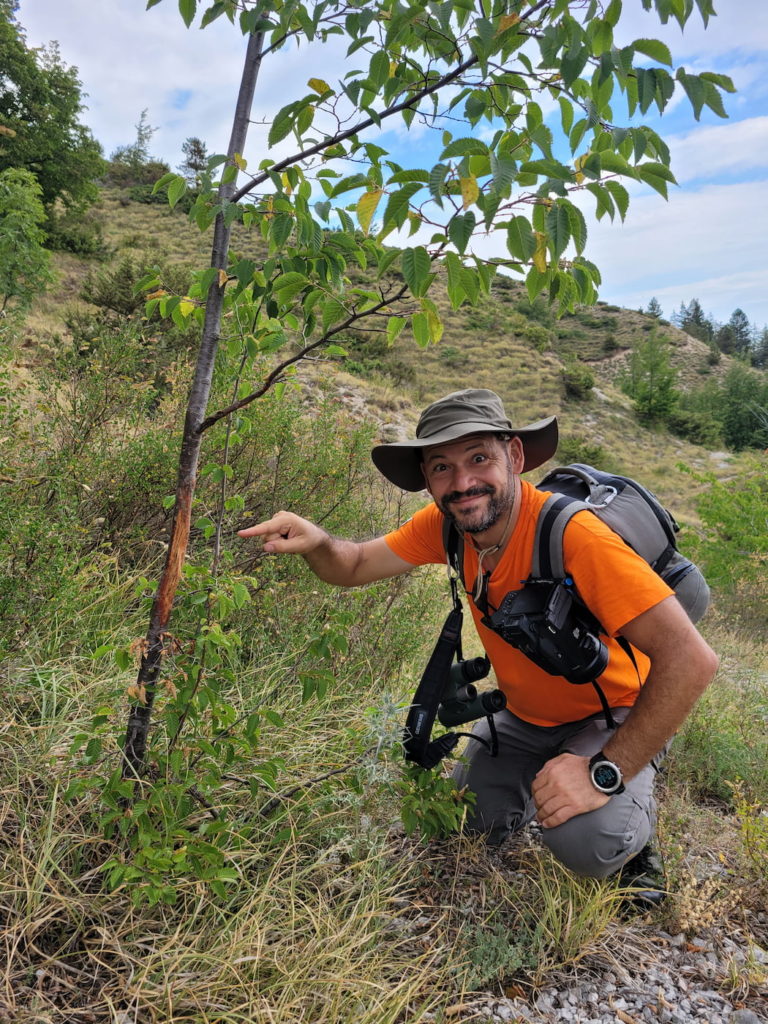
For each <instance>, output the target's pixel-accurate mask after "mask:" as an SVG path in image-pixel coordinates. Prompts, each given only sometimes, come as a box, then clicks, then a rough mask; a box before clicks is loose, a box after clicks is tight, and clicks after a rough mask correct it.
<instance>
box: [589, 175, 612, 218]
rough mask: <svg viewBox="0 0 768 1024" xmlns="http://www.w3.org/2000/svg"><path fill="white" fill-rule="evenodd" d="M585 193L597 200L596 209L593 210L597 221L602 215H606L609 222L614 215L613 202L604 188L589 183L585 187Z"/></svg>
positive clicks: (594, 183)
mask: <svg viewBox="0 0 768 1024" xmlns="http://www.w3.org/2000/svg"><path fill="white" fill-rule="evenodd" d="M587 191H588V192H591V193H592V195H593V196H594V197H595V199H596V200H597V209H596V210H595V216H596V217H597V219H598V220H601V219H602V217H603V215H604V214H606V213H607V214H608V216H609V217H610V218H611V220H613V216H614V213H615V210H614V207H613V200H612V199H611V196H610V194H609V193H608V192H606V190H605V188H604V187H603V186H602V185H598V184H597V182H590V184H589V185H587Z"/></svg>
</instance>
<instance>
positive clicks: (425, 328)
mask: <svg viewBox="0 0 768 1024" xmlns="http://www.w3.org/2000/svg"><path fill="white" fill-rule="evenodd" d="M411 330H412V331H413V337H414V338H415V339H416V344H417V345H418V346H419V348H426V347H427V345H429V320H428V319H427V315H426V313H414V314H413V316H412V317H411Z"/></svg>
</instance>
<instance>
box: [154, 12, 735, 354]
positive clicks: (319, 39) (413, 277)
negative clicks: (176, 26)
mask: <svg viewBox="0 0 768 1024" xmlns="http://www.w3.org/2000/svg"><path fill="white" fill-rule="evenodd" d="M158 2H160V0H149V3H148V6H150V7H151V6H154V5H155V4H156V3H158ZM643 5H644V7H645V8H646V9H655V11H656V13H657V14H658V15H659V18H660V20H661V21H662V22H666V21H668V20H669V19H670V18H672V19H674V20H676V21H677V22H678V23H679V24H680V25H681V26H682V25H684V24H685V22H686V21H687V19H688V17H689V16H690V15H691V14H692V11H693V10H694V8H695V7H696V8H698V11H699V14H700V15H701V17H702V18H703V19H704V21H705V22H706V21H707V20H708V19H709V17H710V15H711V14H712V13H713V11H712V6H711V2H710V0H696V3H695V4H694V2H693V0H643ZM179 8H180V12H181V14H182V17H183V19H184V21H185V23H186V24H187V25H188V26H189V25H191V24H192V21H193V20H194V18H195V16H196V15H197V14H198V13H201V15H202V18H201V23H202V25H203V26H205V25H207V24H208V23H210V22H211V21H213V20H214V19H216V18H218V17H220V16H226V17H228V18H229V19H230V20H231V21H232V22H233V23H238V24H239V26H240V28H241V30H242V31H243V32H244V33H248V34H250V33H262V34H263V35H264V44H263V54H262V61H263V60H265V59H268V58H269V57H270V56H272V55H273V54H276V53H277V51H278V50H280V48H281V47H283V46H285V45H289V44H290V45H305V44H308V43H314V44H322V43H328V42H329V41H330V40H331V39H332V37H334V36H339V37H342V38H343V40H344V42H345V43H346V56H347V61H346V64H345V65H344V67H343V68H342V73H341V75H340V77H339V79H338V81H334V82H327V81H325V80H324V79H322V78H320V77H319V76H318V75H313V74H312V73H311V72H312V63H313V60H315V59H316V57H315V55H316V54H317V53H318V50H317V48H312V49H310V50H309V51H308V53H309V56H308V59H307V62H306V66H307V69H308V72H309V76H308V79H307V81H306V85H303V87H302V85H299V86H297V88H296V90H295V94H294V95H293V96H290V97H288V102H286V103H285V105H284V106H283V107H282V108H281V109H280V110H279V111H278V112H277V114H276V115H275V116H274V118H273V119H272V121H271V126H270V129H269V135H268V145H269V148H270V149H271V150H272V153H273V154H274V155H272V156H270V157H268V158H266V159H264V160H262V161H261V163H260V164H259V166H258V168H257V169H256V170H255V171H251V172H249V173H250V177H249V178H248V180H247V181H246V183H245V184H244V185H242V186H241V187H240V188H238V189H237V190H236V191H234V194H233V195H232V196H231V199H230V200H229V201H228V202H227V204H226V205H225V206H224V205H222V204H220V203H219V202H217V198H216V194H215V193H214V191H213V186H215V185H217V184H218V183H219V180H224V181H227V180H229V181H234V180H235V178H236V177H237V174H238V171H243V170H245V169H246V162H245V160H244V159H243V158H242V157H238V158H237V159H236V160H235V161H234V164H232V165H231V166H227V167H226V168H225V169H224V175H223V178H222V179H219V180H217V181H215V182H214V181H213V180H212V178H211V177H210V176H209V177H208V190H207V193H206V190H205V188H204V190H203V194H201V196H200V198H199V199H198V201H197V202H196V203H195V205H194V206H193V208H192V213H191V216H192V217H193V218H194V219H195V220H196V221H197V222H198V224H199V225H200V226H201V228H204V227H207V226H208V225H209V224H210V223H211V221H212V220H213V218H214V217H215V216H216V215H217V214H218V213H224V215H225V216H226V217H227V218H229V219H230V220H234V219H236V218H242V219H244V220H245V221H246V222H247V223H252V224H254V225H256V226H258V228H259V229H260V231H261V233H262V235H264V237H265V238H266V239H267V241H268V242H269V244H270V246H271V251H272V253H273V255H274V258H273V259H271V260H270V261H269V262H268V266H267V267H266V268H260V269H259V270H258V271H257V270H256V268H252V270H249V268H248V267H245V266H243V265H242V264H241V265H240V266H239V267H237V268H235V270H234V277H235V278H236V280H237V287H238V288H239V289H240V290H241V291H242V290H244V289H250V290H251V292H252V293H253V294H254V295H256V296H257V297H258V298H259V299H264V300H265V302H264V306H265V308H266V306H269V307H270V310H271V312H270V314H269V315H270V317H271V318H272V319H274V318H275V317H277V318H278V319H280V320H281V321H282V320H283V318H284V317H285V316H286V314H291V315H292V316H294V317H296V318H297V322H298V323H300V324H301V326H302V333H303V334H304V335H305V336H306V335H307V333H310V334H311V333H312V332H313V331H316V330H317V329H318V328H319V329H321V330H323V331H327V328H328V327H329V326H330V325H331V324H332V323H334V322H335V321H338V320H339V318H340V316H341V314H342V312H345V311H346V313H350V312H352V311H353V309H356V308H359V307H360V306H361V305H364V304H365V303H370V304H373V303H374V296H375V294H376V292H375V290H374V294H373V295H370V294H367V295H363V296H361V297H359V298H357V299H352V298H349V299H348V300H347V302H346V304H345V306H344V310H342V309H341V308H340V307H339V306H338V295H337V293H338V287H339V285H340V284H341V278H342V277H343V275H344V273H345V271H346V267H347V263H348V262H349V261H353V262H356V263H357V264H360V265H364V266H368V265H369V264H370V263H371V262H373V263H374V264H375V265H377V267H378V277H379V278H380V277H381V276H382V275H383V274H384V273H385V272H386V271H390V270H399V272H400V274H401V275H402V277H403V279H404V280H405V283H406V285H407V290H408V293H409V298H410V300H411V308H410V310H409V312H408V315H407V317H406V319H407V320H408V322H409V325H410V327H411V330H412V332H413V334H414V335H415V337H416V340H417V341H419V342H420V343H422V344H426V343H428V342H430V341H436V340H437V339H438V338H439V337H440V334H441V331H442V327H441V324H440V319H439V315H438V313H437V310H436V309H435V308H434V304H433V303H431V301H430V300H429V298H428V295H427V293H428V290H429V286H430V284H431V281H432V279H433V274H434V270H435V261H436V260H440V261H442V262H443V264H444V265H445V269H446V272H447V278H448V292H449V296H450V300H451V302H452V304H453V306H454V308H455V307H457V306H459V305H460V304H462V303H463V302H466V301H470V302H476V301H478V298H479V297H480V296H481V295H482V294H483V293H484V292H486V291H487V289H488V287H489V285H490V280H491V277H492V275H493V273H494V272H495V270H496V269H497V268H498V267H504V268H506V269H507V270H508V271H510V272H512V273H515V274H518V275H521V276H522V277H523V278H524V279H525V283H526V286H527V289H528V292H529V295H530V296H531V298H534V297H535V296H537V295H539V294H540V293H542V292H544V293H546V294H548V295H549V297H550V298H551V299H552V300H554V301H555V302H556V303H557V304H558V306H559V308H560V310H567V309H572V308H573V307H574V306H575V305H576V304H578V303H591V302H594V300H595V298H596V286H597V285H598V283H599V280H600V276H599V271H598V268H597V267H596V266H595V265H594V264H593V263H592V262H590V261H589V259H588V258H587V255H586V251H587V233H588V232H587V222H586V218H585V215H584V212H583V209H582V207H584V206H585V200H587V201H588V203H589V204H590V205H591V204H594V212H595V215H596V217H597V218H598V219H599V218H601V217H603V216H606V215H607V216H609V217H610V218H614V217H615V216H616V215H618V216H619V218H621V219H623V218H624V216H625V214H626V212H627V208H628V206H629V201H630V196H629V191H628V189H627V183H644V184H645V185H648V186H650V187H651V188H653V189H655V190H656V191H657V192H658V193H659V194H660V195H662V196H664V197H666V195H667V189H668V186H669V184H671V183H673V182H674V180H675V179H674V176H673V174H672V171H671V170H670V154H669V149H668V147H667V146H666V144H665V143H664V141H663V139H662V138H660V137H659V135H658V134H657V133H656V132H655V131H654V130H653V129H652V128H650V127H649V126H647V125H642V124H636V123H635V121H636V115H638V114H639V115H642V114H645V113H647V112H648V111H649V110H651V109H652V108H653V109H654V110H656V111H659V112H663V111H664V109H665V108H666V106H667V104H668V103H669V102H670V100H671V99H672V97H673V95H674V93H675V91H676V90H682V91H683V92H684V93H685V94H686V95H687V97H688V99H689V101H690V102H691V104H692V106H693V108H694V112H695V114H696V116H697V117H698V116H699V115H700V113H701V111H702V110H703V109H704V107H708V108H709V109H711V110H713V111H714V112H715V113H716V114H718V115H720V116H723V117H724V116H726V115H725V110H724V108H723V103H722V93H723V91H726V92H731V91H733V85H732V83H731V82H730V80H729V79H728V78H727V77H725V76H723V75H717V74H711V73H706V72H705V73H703V74H699V75H694V74H692V73H690V72H688V71H686V69H684V68H682V67H680V68H677V69H675V68H674V67H673V61H672V56H671V54H670V52H669V50H668V48H667V47H666V45H664V44H663V43H662V42H660V41H658V40H654V39H637V40H635V41H634V42H632V43H629V44H627V45H624V46H618V45H617V44H616V43H615V33H616V29H617V26H618V25H619V22H620V19H621V16H622V0H611V2H610V3H608V4H602V3H599V2H598V0H538V2H531V3H526V2H523V0H484V2H483V3H481V4H474V3H471V2H469V0H458V2H442V3H441V2H436V0H354V2H352V3H349V2H342V0H320V2H318V3H314V4H303V3H300V2H296V0H291V2H282V0H278V2H274V0H258V2H256V3H246V4H238V3H236V2H235V0H215V2H214V3H213V4H211V5H210V6H205V5H199V4H198V2H197V0H180V2H179ZM337 45H338V44H337ZM257 102H258V100H257ZM414 123H418V124H422V125H427V126H428V127H429V128H430V129H433V130H434V132H435V133H436V136H435V142H436V144H437V147H438V148H437V155H438V158H437V162H436V163H434V164H432V165H431V166H430V165H429V164H425V165H424V166H419V165H418V164H413V165H412V164H409V165H408V166H404V165H403V164H402V163H400V162H398V161H396V160H395V159H393V158H392V157H391V156H390V153H389V152H388V151H387V150H386V149H385V148H384V146H383V145H382V143H383V142H385V141H386V137H385V133H386V131H387V130H388V129H389V128H395V127H397V126H402V124H404V125H405V127H406V129H410V128H411V127H412V126H413V125H414ZM374 140H375V141H374ZM289 144H290V145H292V146H293V147H295V151H294V152H293V153H289V155H283V154H284V153H286V151H287V150H288V149H289ZM429 148H430V146H429V145H426V146H423V145H422V146H420V147H419V148H417V147H414V154H417V153H420V152H424V151H428V150H429ZM224 162H225V161H224V158H218V164H217V158H214V159H213V160H212V161H211V165H210V166H211V167H215V166H219V167H220V166H221V164H222V163H224ZM162 184H163V186H166V187H167V188H168V192H169V196H170V198H171V202H172V203H173V202H175V201H177V200H178V198H179V197H180V195H181V193H182V192H183V189H184V180H183V178H182V177H181V176H177V175H167V176H166V177H165V178H164V179H163V180H162ZM331 228H332V229H333V231H332V234H330V235H329V229H331ZM489 232H493V233H495V234H496V235H497V237H498V238H500V239H502V240H503V249H502V247H501V246H500V245H499V246H497V247H496V248H497V250H498V251H501V252H502V253H503V255H501V256H498V257H495V258H493V259H483V258H482V257H481V256H480V255H476V253H477V252H478V249H477V247H476V246H475V243H476V241H477V239H478V236H480V235H485V234H487V233H489ZM410 236H416V237H415V238H414V242H415V243H417V244H412V245H408V241H407V240H408V238H409V237H410ZM331 239H333V241H331ZM385 241H386V242H387V244H388V245H390V246H391V245H392V244H393V243H399V244H400V245H401V246H402V249H401V250H400V251H398V250H392V249H389V250H387V254H386V255H383V252H384V250H383V249H382V243H384V242H385ZM329 303H331V304H330V305H329ZM380 312H383V311H380ZM401 328H402V324H401V323H400V320H399V318H398V319H397V320H396V322H392V323H390V325H389V328H388V330H389V334H390V339H391V337H392V336H393V335H395V334H396V333H398V332H399V330H400V329H401ZM268 333H272V334H274V331H270V332H268Z"/></svg>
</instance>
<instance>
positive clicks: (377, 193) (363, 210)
mask: <svg viewBox="0 0 768 1024" xmlns="http://www.w3.org/2000/svg"><path fill="white" fill-rule="evenodd" d="M383 195H384V191H383V189H380V188H377V189H374V190H373V191H372V192H364V193H363V194H362V195H361V196H360V198H359V199H358V201H357V219H358V220H359V222H360V227H361V228H362V229H363V231H364V232H365V234H366V235H367V234H368V229H369V228H370V226H371V221H372V220H373V215H374V213H375V212H376V207H377V206H378V205H379V201H380V200H381V197H382V196H383Z"/></svg>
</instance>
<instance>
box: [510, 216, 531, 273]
mask: <svg viewBox="0 0 768 1024" xmlns="http://www.w3.org/2000/svg"><path fill="white" fill-rule="evenodd" d="M535 248H536V239H535V237H534V234H533V231H532V229H531V225H530V223H529V222H528V219H527V218H526V217H522V216H520V217H515V218H514V219H513V220H511V221H510V223H509V227H508V228H507V249H508V250H509V252H510V254H511V255H512V256H514V257H515V259H518V260H520V261H521V262H522V263H527V262H528V260H529V259H530V258H531V256H533V253H534V250H535Z"/></svg>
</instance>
